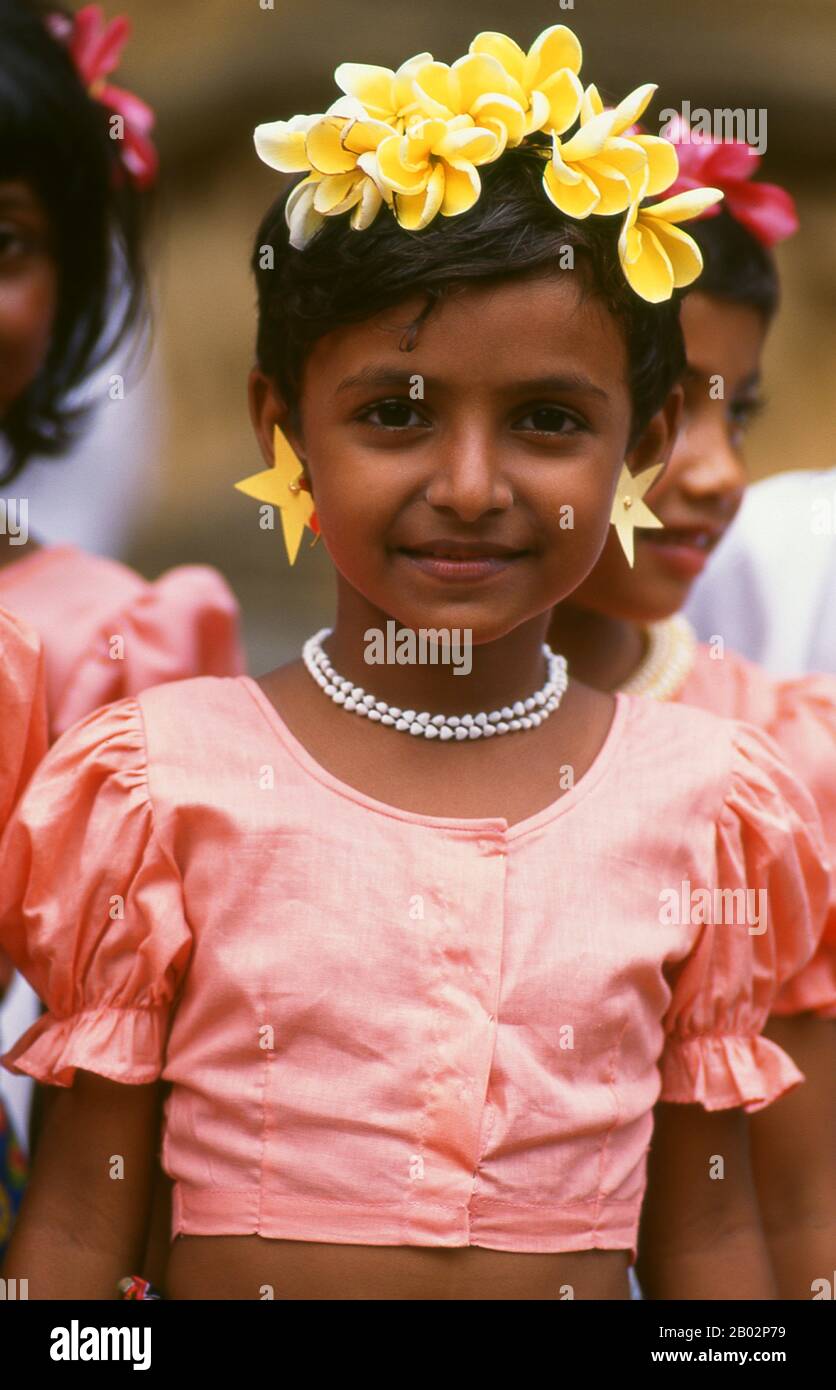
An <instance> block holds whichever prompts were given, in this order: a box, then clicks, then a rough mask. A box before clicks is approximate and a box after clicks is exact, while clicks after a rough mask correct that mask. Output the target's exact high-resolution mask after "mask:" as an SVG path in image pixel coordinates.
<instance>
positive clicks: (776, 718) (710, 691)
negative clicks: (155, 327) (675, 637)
mask: <svg viewBox="0 0 836 1390" xmlns="http://www.w3.org/2000/svg"><path fill="white" fill-rule="evenodd" d="M674 698H675V699H677V700H679V701H681V702H683V703H684V704H689V705H699V706H700V708H701V709H707V710H710V711H711V712H712V713H713V714H719V715H722V716H723V717H724V718H728V719H741V720H744V721H746V722H747V723H750V724H756V725H757V726H758V727H759V728H762V729H765V730H766V732H767V733H768V734H769V735H770V736H771V737H772V738H773V739H774V741H775V743H776V744H777V745H778V747H779V748H780V750H781V754H782V756H783V757H784V759H785V761H786V762H787V763H788V765H789V766H790V767H791V768H792V769H793V771H794V772H795V773H796V775H797V776H798V777H800V778H801V780H802V781H803V782H804V784H805V786H806V787H808V788H809V789H810V791H811V792H812V793H813V797H814V799H815V802H816V805H817V807H818V811H819V815H820V816H821V820H822V824H823V826H824V831H825V837H826V839H827V843H828V845H829V847H830V849H831V854H832V853H833V848H834V847H835V846H836V676H830V675H809V676H799V677H795V678H793V679H791V680H776V679H775V677H774V676H770V675H768V674H767V672H766V671H764V670H763V669H762V668H761V667H760V666H756V665H755V664H754V663H753V662H751V661H747V660H746V659H745V658H744V657H742V656H739V655H738V654H737V653H736V652H733V651H728V650H726V651H725V653H724V655H723V657H722V658H721V659H716V658H713V657H712V655H711V648H710V647H709V646H707V645H703V644H701V645H699V646H698V647H697V650H696V655H695V660H694V665H693V667H692V669H691V670H690V672H689V673H688V675H687V677H686V679H685V682H684V684H683V685H682V686H681V687H680V689H679V690H678V691H677V693H676V695H675V697H674ZM807 1010H811V1011H813V1012H815V1013H816V1014H818V1015H819V1016H820V1017H823V1018H836V873H835V874H834V877H833V883H832V897H831V907H830V911H829V913H828V916H827V921H826V924H825V930H824V933H823V936H822V939H821V942H820V944H819V948H818V950H817V951H816V953H815V955H814V956H813V958H812V960H810V961H808V963H807V965H805V966H804V968H803V969H802V970H800V971H799V972H798V974H797V975H795V977H794V978H793V979H792V980H790V981H788V982H787V984H786V985H784V987H783V989H782V990H781V991H780V993H779V994H778V996H777V998H776V999H775V1002H774V1003H773V1005H772V1010H771V1012H772V1013H773V1014H776V1015H787V1014H798V1013H804V1012H806V1011H807Z"/></svg>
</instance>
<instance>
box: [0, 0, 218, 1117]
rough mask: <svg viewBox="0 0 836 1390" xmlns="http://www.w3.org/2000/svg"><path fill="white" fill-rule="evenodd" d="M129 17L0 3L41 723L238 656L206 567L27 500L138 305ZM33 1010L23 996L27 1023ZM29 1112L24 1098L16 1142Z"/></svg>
mask: <svg viewBox="0 0 836 1390" xmlns="http://www.w3.org/2000/svg"><path fill="white" fill-rule="evenodd" d="M128 32H129V25H128V22H127V20H125V19H116V20H113V21H112V22H110V23H109V24H106V23H105V21H104V17H103V14H102V10H101V7H100V6H98V5H88V6H85V7H84V8H82V9H81V10H79V12H78V13H77V14H76V15H75V16H74V17H73V16H72V15H71V14H70V12H69V11H67V10H65V9H64V8H62V7H60V6H56V5H53V4H48V5H44V4H40V3H37V0H0V50H2V53H3V64H2V69H0V436H1V437H2V440H3V443H4V444H5V448H6V460H7V466H6V469H5V472H4V473H3V475H2V478H1V479H0V481H2V483H3V484H4V485H5V489H4V498H3V517H4V522H5V524H4V526H3V528H2V531H0V603H2V604H3V605H4V606H5V607H6V608H7V609H8V610H10V611H11V612H12V613H14V614H15V615H16V616H18V617H19V618H22V619H24V620H25V621H26V622H27V623H28V624H29V625H30V626H31V627H32V628H33V629H34V630H35V631H36V632H37V633H38V635H39V637H40V639H41V642H42V643H43V648H44V655H45V663H46V694H47V711H48V721H49V732H50V737H51V738H55V737H56V736H57V735H59V734H60V733H62V732H63V731H64V730H65V729H66V728H68V727H69V726H70V725H71V724H72V723H74V722H75V721H76V720H78V719H80V718H82V717H83V716H84V715H85V714H87V713H89V712H90V711H91V710H93V709H96V708H97V707H99V706H100V705H103V704H105V703H106V702H107V701H110V700H117V699H120V698H122V697H124V696H126V695H130V694H135V693H137V692H138V691H140V690H143V689H145V688H146V687H147V686H149V685H155V684H157V683H158V682H161V681H169V680H176V679H180V678H183V677H187V676H195V675H200V674H211V675H217V676H223V675H235V674H237V673H239V672H241V671H243V670H244V665H245V663H244V655H243V651H242V647H241V641H240V636H239V615H238V606H237V603H236V601H235V599H234V597H233V595H232V593H231V592H230V590H229V588H228V587H227V585H226V583H225V582H224V581H223V579H222V578H221V577H220V575H219V574H218V573H217V572H216V571H215V570H213V569H211V568H209V567H207V566H204V565H183V566H178V567H177V568H175V569H172V570H170V571H169V572H168V573H166V574H164V575H163V576H162V577H161V578H160V579H158V580H157V581H156V582H154V583H149V582H148V581H147V580H145V579H144V578H143V577H142V576H141V575H139V574H137V573H136V572H135V571H133V570H131V569H129V568H128V567H127V566H125V565H124V564H121V563H119V562H117V561H116V560H112V559H106V558H103V557H101V556H98V555H91V554H87V553H85V552H84V551H83V550H81V549H80V548H78V547H77V546H75V545H61V544H57V545H47V544H42V543H41V542H40V541H39V540H38V539H37V517H34V518H29V517H28V515H27V499H26V495H25V468H26V465H27V463H28V462H29V460H30V459H32V458H33V457H35V456H37V455H45V456H51V457H53V458H54V459H55V469H56V471H55V482H54V486H55V487H56V488H57V487H60V486H62V479H61V473H60V459H61V457H62V455H63V454H64V453H65V452H66V450H67V449H68V447H69V445H70V444H71V442H73V440H74V439H76V438H77V437H78V436H79V434H80V432H81V430H82V428H83V425H84V421H85V416H86V414H87V413H88V412H89V410H90V409H92V408H93V407H92V405H91V404H90V403H89V402H88V404H87V406H86V408H82V407H81V406H80V404H79V394H80V391H81V388H83V386H84V383H85V382H86V381H87V380H88V378H89V377H90V376H91V374H92V373H93V372H94V371H96V369H97V368H99V367H100V366H101V364H102V363H103V362H104V361H106V360H107V358H108V357H109V356H110V355H111V354H112V352H113V351H114V349H115V348H116V347H117V346H118V345H119V344H121V343H123V342H124V341H126V340H127V339H129V338H130V337H131V336H132V335H133V334H135V333H136V332H137V331H138V330H139V328H140V327H141V325H142V323H143V320H144V317H145V306H146V290H145V278H144V272H143V226H144V223H145V220H146V207H145V204H146V202H147V199H148V196H149V189H150V187H151V185H152V184H153V182H154V180H155V177H156V173H157V155H156V151H155V149H154V146H153V144H152V143H151V139H150V135H149V132H150V129H151V125H152V123H153V115H152V112H151V111H150V109H149V108H148V107H147V106H146V105H145V103H144V102H142V101H141V100H140V99H139V98H138V97H136V96H134V95H133V94H132V93H130V92H127V91H124V90H123V89H121V88H119V87H116V86H114V85H113V84H112V82H111V80H110V77H111V74H112V72H113V70H114V69H115V68H116V66H117V64H118V62H119V58H120V54H121V51H122V48H123V47H124V44H125V41H126V39H127V37H128ZM110 409H118V404H116V403H112V404H111V405H110ZM118 466H119V460H118V458H115V459H114V460H113V467H114V468H118ZM64 485H65V484H64ZM29 520H31V521H32V522H33V524H34V529H35V533H36V534H35V535H30V534H28V525H26V526H24V525H22V524H21V523H22V521H26V522H27V523H28V521H29ZM6 965H8V962H6ZM4 974H5V975H6V976H8V974H9V971H8V969H6V970H5V971H4ZM6 983H8V980H7V981H6ZM20 986H21V982H20V981H18V982H17V987H18V990H19V989H20ZM20 1009H21V1004H20V996H19V993H18V996H17V998H16V1001H15V1013H16V1017H19V1016H20ZM37 1009H38V1003H37V1000H36V999H35V998H34V996H33V997H31V998H29V999H24V1001H23V1015H24V1016H25V1019H26V1022H25V1023H24V1026H26V1023H28V1022H31V1019H32V1018H34V1017H35V1016H36V1010H37ZM0 1022H3V1023H5V1024H6V1026H7V1027H8V1016H7V1018H6V1019H2V1020H0ZM12 1041H13V1038H11V1037H9V1036H8V1031H6V1036H5V1037H4V1044H5V1045H6V1046H9V1045H10V1044H11V1042H12ZM2 1108H3V1103H2V1097H0V1110H2ZM38 1115H39V1108H38V1106H37V1105H36V1106H35V1116H34V1122H33V1125H32V1134H31V1135H30V1142H33V1141H35V1140H36V1138H37V1128H38V1124H39V1119H38ZM2 1122H3V1120H2V1118H0V1123H2ZM5 1122H6V1123H8V1120H7V1119H6V1121H5Z"/></svg>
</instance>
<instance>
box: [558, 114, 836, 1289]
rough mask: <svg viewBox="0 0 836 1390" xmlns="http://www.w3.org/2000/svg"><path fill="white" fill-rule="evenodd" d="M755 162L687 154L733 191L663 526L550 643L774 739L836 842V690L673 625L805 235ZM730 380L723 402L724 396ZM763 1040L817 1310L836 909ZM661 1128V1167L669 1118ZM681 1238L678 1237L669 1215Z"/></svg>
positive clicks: (694, 332)
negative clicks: (790, 254) (783, 267)
mask: <svg viewBox="0 0 836 1390" xmlns="http://www.w3.org/2000/svg"><path fill="white" fill-rule="evenodd" d="M678 133H679V134H681V132H678ZM757 162H758V161H757V159H756V157H755V156H754V154H753V152H751V151H749V149H748V148H747V147H746V146H745V145H742V146H741V145H721V146H714V145H712V144H711V143H710V142H709V141H705V140H698V139H697V137H695V136H694V137H691V139H690V140H689V141H688V143H683V144H682V145H681V147H680V165H681V185H680V186H685V187H687V186H688V183H689V180H690V181H691V182H694V181H695V182H701V181H703V180H705V179H706V178H708V179H711V180H713V181H716V182H717V183H718V184H719V185H721V186H724V187H725V191H726V194H727V197H726V201H725V203H724V205H723V210H722V211H721V212H720V214H719V215H718V216H717V217H715V218H713V219H711V220H709V219H706V220H705V221H700V222H698V223H697V224H696V225H694V226H693V227H692V229H691V230H692V234H693V236H694V239H695V240H696V241H697V242H698V243H699V244H700V246H701V248H702V250H703V253H704V256H705V269H704V272H703V274H702V276H701V277H700V280H699V282H698V286H697V288H695V289H694V290H692V291H691V292H690V293H689V294H688V296H687V298H686V299H685V302H684V304H683V308H682V321H683V328H684V335H685V347H686V352H687V357H688V370H687V374H686V387H685V416H684V424H683V429H682V431H681V432H680V435H679V437H678V439H677V442H676V445H675V447H674V451H673V455H672V458H671V461H670V463H669V464H668V466H667V468H666V469H665V471H664V473H663V475H662V476H661V477H660V478H659V479H658V480H657V481H656V482H655V483H654V484H653V486H652V489H650V490H649V491H648V492H647V493H646V496H645V501H646V502H647V504H648V505H649V506H650V508H651V511H652V512H653V513H654V514H655V516H656V517H657V518H658V520H659V521H660V522H661V523H662V525H663V527H664V529H652V530H642V531H638V532H637V533H636V549H635V566H634V567H633V568H628V566H627V564H626V563H625V559H624V556H623V554H622V553H621V552H620V550H619V548H618V546H617V544H616V545H614V544H613V543H612V541H611V540H610V541H608V542H607V544H606V545H605V547H604V551H603V553H602V556H601V558H600V560H599V561H598V564H597V565H596V567H595V569H594V570H593V571H592V574H591V575H590V576H589V578H588V579H587V580H586V581H585V582H584V583H583V584H582V585H581V586H580V587H579V588H578V590H577V591H576V593H575V594H573V595H572V597H571V599H570V600H569V601H568V603H565V604H562V605H561V606H560V608H559V609H558V610H557V611H556V613H555V616H554V621H553V623H552V626H551V629H550V633H551V640H553V641H555V642H558V643H559V644H560V646H561V649H562V650H563V651H564V652H567V653H568V654H569V659H570V663H571V664H572V665H573V666H574V669H575V671H576V672H578V673H579V674H581V675H582V676H583V677H584V678H585V679H586V680H588V681H589V682H590V683H591V684H592V685H594V686H595V687H596V688H597V689H601V690H614V689H619V688H620V689H621V690H622V691H632V692H643V693H645V694H648V695H653V696H656V697H657V698H658V699H662V700H671V701H676V702H680V703H684V704H690V705H699V706H701V707H702V708H703V709H707V710H711V711H713V712H714V713H717V714H721V715H726V716H729V717H733V718H736V719H745V720H747V721H749V722H750V723H752V724H756V725H758V726H760V727H761V728H764V729H765V730H767V731H768V733H769V734H770V735H771V736H772V737H773V738H774V739H775V741H776V743H777V744H778V745H779V746H780V747H781V749H782V751H783V753H784V755H785V757H786V758H787V761H788V763H789V765H790V766H791V767H792V768H793V770H794V771H795V772H796V773H797V774H798V775H799V776H801V777H802V778H803V779H804V781H805V782H806V784H807V785H808V787H809V788H810V790H811V791H812V792H813V793H814V795H815V798H816V801H817V803H818V806H819V810H820V812H821V815H822V819H823V821H824V824H825V827H826V829H827V832H828V838H829V842H830V844H831V846H832V845H833V843H834V841H836V795H835V794H834V787H836V680H834V679H833V677H828V676H809V677H806V678H803V679H794V680H784V681H778V680H774V679H771V678H769V677H767V676H766V674H765V673H764V672H763V671H761V669H760V668H759V667H757V666H754V665H752V664H751V663H750V662H748V661H745V660H743V659H742V658H741V657H739V656H738V655H736V653H734V652H733V651H728V650H725V649H724V646H723V643H722V639H721V634H720V633H718V638H720V640H719V641H717V640H716V639H715V641H714V642H713V643H709V644H705V645H697V643H696V639H695V638H694V635H693V633H692V631H691V629H690V627H689V625H688V624H687V622H686V621H685V620H684V618H682V617H681V616H676V617H672V616H671V615H673V614H678V610H679V609H680V607H681V606H682V605H683V604H684V602H685V600H686V598H687V596H688V593H689V590H690V588H691V585H692V584H693V581H694V579H695V578H696V576H697V575H698V574H699V573H700V571H701V570H702V569H703V567H704V565H705V563H706V561H707V560H708V558H709V556H710V554H711V552H712V551H713V549H714V548H715V547H716V545H717V544H718V542H719V541H720V539H721V537H722V536H723V534H724V532H725V531H726V529H727V528H728V526H729V525H730V523H731V521H732V519H733V517H734V514H735V512H736V511H737V508H738V507H739V505H740V502H741V500H742V497H743V493H744V490H745V487H746V470H745V466H744V462H743V456H742V443H743V434H744V429H745V426H746V424H747V422H748V421H749V419H751V417H752V416H753V414H754V413H755V411H756V410H757V409H758V405H759V401H758V389H759V384H760V371H761V353H762V350H763V346H764V341H765V338H766V334H767V330H768V327H769V324H770V322H771V319H772V317H773V315H774V313H775V310H776V308H777V303H778V278H777V271H776V268H775V264H774V260H773V258H772V255H771V253H770V251H769V249H768V248H769V247H770V246H772V245H774V244H775V242H776V241H778V240H780V239H782V238H783V237H784V236H786V235H789V234H790V233H791V232H792V231H794V230H795V225H796V223H795V218H794V212H793V208H792V203H791V200H790V199H789V196H788V195H787V194H786V193H785V192H784V190H782V189H777V188H775V187H774V186H771V185H762V184H758V183H751V182H750V181H749V180H750V179H751V174H752V172H753V171H754V169H755V168H756V167H757ZM718 380H719V381H722V383H723V387H724V390H723V394H722V395H721V394H720V393H718V392H717V391H716V390H712V389H711V388H712V384H716V383H717V382H718ZM786 582H787V583H791V582H792V576H791V574H788V575H787V576H786ZM765 1033H766V1035H767V1036H768V1037H770V1038H771V1039H773V1040H774V1041H776V1042H779V1043H781V1044H782V1045H783V1046H784V1047H785V1048H786V1050H787V1051H788V1052H789V1053H790V1054H791V1055H792V1056H793V1058H794V1059H795V1060H796V1061H797V1062H798V1064H799V1066H800V1067H801V1068H802V1070H803V1071H804V1073H805V1075H806V1077H807V1084H806V1085H805V1086H803V1087H801V1088H800V1089H799V1090H798V1091H797V1092H795V1093H794V1094H793V1095H792V1096H791V1097H787V1098H785V1099H783V1100H782V1101H780V1103H779V1104H778V1105H776V1106H774V1107H771V1108H770V1109H769V1110H768V1111H765V1112H764V1113H763V1114H762V1115H758V1116H756V1117H754V1118H753V1120H752V1122H751V1129H752V1152H753V1162H754V1173H755V1179H756V1182H757V1188H758V1194H759V1197H760V1202H761V1209H762V1211H763V1216H764V1224H765V1230H766V1234H767V1238H768V1240H769V1245H770V1250H771V1254H772V1258H773V1263H774V1267H775V1270H776V1275H777V1279H778V1286H779V1289H780V1290H781V1292H782V1293H783V1294H784V1295H785V1296H787V1297H794V1298H809V1297H810V1296H811V1285H812V1282H813V1280H815V1279H817V1278H821V1277H822V1276H823V1275H824V1271H825V1270H827V1269H828V1268H829V1267H830V1265H831V1264H832V1262H833V1251H834V1248H836V1202H835V1201H834V1193H836V1104H835V1103H834V1087H833V1077H834V1072H835V1071H836V909H832V910H831V912H830V915H829V920H828V927H827V931H826V934H825V937H824V939H823V941H822V943H821V945H820V947H819V950H818V951H817V953H816V955H815V956H814V958H813V959H812V960H811V961H810V962H809V963H808V965H807V966H806V967H805V968H804V969H803V970H802V971H801V972H799V974H798V975H797V976H796V977H795V979H794V980H792V981H791V982H789V983H788V984H787V985H786V986H785V987H784V989H783V990H782V992H781V994H780V995H779V997H778V999H777V1000H776V1001H775V1003H774V1005H773V1007H772V1010H771V1018H770V1021H769V1024H768V1025H767V1027H766V1029H765ZM664 1110H665V1107H664V1106H663V1107H662V1112H664ZM657 1123H658V1126H659V1127H658V1129H657V1139H658V1140H659V1151H660V1157H659V1162H664V1161H665V1158H664V1143H663V1136H664V1128H665V1124H666V1123H667V1119H666V1117H665V1115H664V1114H662V1115H661V1116H660V1117H657ZM660 1136H661V1137H660ZM668 1230H669V1231H670V1232H671V1234H672V1235H675V1231H676V1222H675V1217H673V1218H672V1217H671V1214H670V1213H668ZM642 1273H643V1282H644V1283H646V1284H647V1285H648V1286H649V1287H650V1288H651V1289H652V1288H653V1285H654V1282H655V1275H654V1271H653V1268H652V1262H651V1261H649V1260H643V1270H642Z"/></svg>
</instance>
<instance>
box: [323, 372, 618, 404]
mask: <svg viewBox="0 0 836 1390" xmlns="http://www.w3.org/2000/svg"><path fill="white" fill-rule="evenodd" d="M416 376H421V377H422V380H423V384H424V386H425V387H429V388H435V389H437V390H443V389H444V385H445V383H444V382H443V381H442V380H440V379H439V378H436V377H428V376H423V374H422V373H421V372H417V371H416V372H408V371H403V370H399V369H397V368H394V367H389V366H379V367H364V368H363V370H362V371H360V372H356V373H355V374H354V375H353V376H347V377H345V378H344V379H343V380H342V381H341V382H340V384H339V386H338V387H337V391H350V390H352V389H353V388H354V387H357V386H409V385H410V384H411V383H412V381H413V380H414V378H415V377H416ZM509 390H512V391H514V393H515V394H516V393H520V392H532V393H536V392H538V391H574V392H576V393H578V394H580V395H586V396H598V397H600V398H601V399H602V400H605V401H608V400H609V395H608V394H607V392H606V391H605V390H604V389H603V388H602V387H601V386H596V385H595V382H594V381H591V380H590V378H589V377H586V376H583V375H582V374H581V373H579V372H566V373H563V374H562V375H560V376H543V377H536V378H532V379H530V380H526V381H515V382H512V383H511V384H510V386H509Z"/></svg>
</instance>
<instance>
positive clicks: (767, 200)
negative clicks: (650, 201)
mask: <svg viewBox="0 0 836 1390" xmlns="http://www.w3.org/2000/svg"><path fill="white" fill-rule="evenodd" d="M663 134H664V136H665V138H666V139H668V140H670V141H671V143H672V144H674V145H675V146H676V152H677V155H678V156H679V176H678V178H677V180H676V182H675V183H674V184H673V185H672V186H671V188H670V189H669V190H668V191H669V192H670V193H671V194H676V193H685V192H687V191H688V190H689V189H691V188H701V187H702V186H703V185H704V184H711V185H712V186H713V187H714V188H722V190H723V192H724V193H725V195H726V196H725V200H724V202H723V207H726V208H728V210H729V212H730V213H731V215H732V217H735V218H736V219H737V221H738V222H740V223H742V225H743V226H744V227H745V228H746V229H747V230H748V231H750V232H751V233H752V235H753V236H754V237H756V238H757V240H758V241H760V242H761V243H762V245H764V246H775V245H776V243H777V242H779V241H784V240H785V239H786V238H787V237H790V236H792V235H793V234H794V233H795V232H797V231H798V227H799V221H798V213H797V211H796V206H795V201H794V199H793V198H792V197H791V195H790V194H789V193H788V192H787V191H786V189H785V188H780V187H779V186H778V184H776V183H755V182H754V181H753V175H754V174H755V173H756V172H757V170H758V167H759V165H760V162H761V157H760V155H759V154H757V152H756V151H755V150H753V149H752V148H751V146H750V145H747V144H746V143H745V141H742V140H713V139H712V138H711V136H710V135H706V134H704V133H703V132H702V131H700V130H691V129H690V128H689V126H688V124H687V122H685V121H684V120H683V119H682V117H681V116H679V115H676V116H674V118H673V120H671V121H669V122H668V124H667V125H666V126H665V129H664V131H663ZM719 211H720V207H719V205H715V206H714V207H710V208H707V209H706V211H705V212H704V213H702V214H701V215H702V216H703V217H716V216H717V214H718V213H719Z"/></svg>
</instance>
